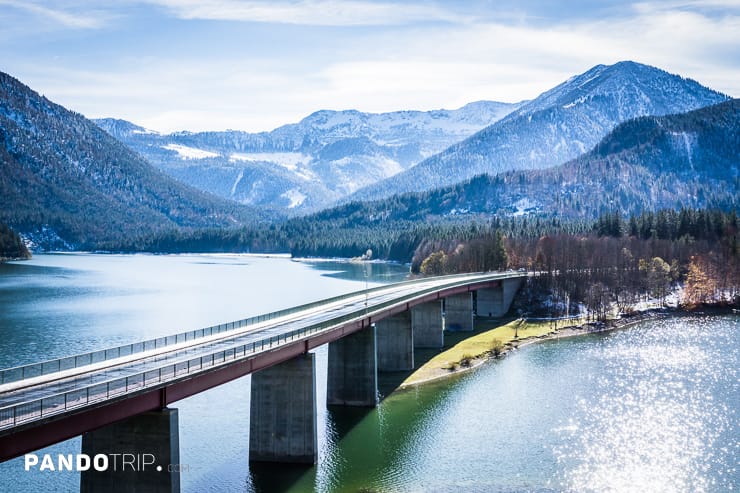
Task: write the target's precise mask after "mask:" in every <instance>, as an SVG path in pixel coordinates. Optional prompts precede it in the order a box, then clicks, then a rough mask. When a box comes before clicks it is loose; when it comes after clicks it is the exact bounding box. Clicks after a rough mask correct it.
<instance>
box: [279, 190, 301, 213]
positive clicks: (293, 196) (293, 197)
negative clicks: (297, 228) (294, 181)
mask: <svg viewBox="0 0 740 493" xmlns="http://www.w3.org/2000/svg"><path fill="white" fill-rule="evenodd" d="M280 196H281V197H285V198H286V199H288V200H289V201H290V205H288V209H294V208H296V207H298V206H299V205H301V204H303V201H304V200H306V196H305V195H304V194H303V193H301V192H300V191H299V190H296V189H295V188H291V189H290V190H288V191H287V192H285V193H283V194H281V195H280Z"/></svg>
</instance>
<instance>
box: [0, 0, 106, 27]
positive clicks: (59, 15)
mask: <svg viewBox="0 0 740 493" xmlns="http://www.w3.org/2000/svg"><path fill="white" fill-rule="evenodd" d="M0 6H4V7H7V8H12V9H17V10H21V11H25V12H27V13H30V14H32V15H35V16H37V17H40V18H42V19H45V20H47V21H51V22H53V23H55V24H58V25H61V26H63V27H67V28H73V29H98V28H101V27H103V26H104V25H105V17H104V16H102V15H99V14H97V13H96V14H92V13H91V12H90V10H89V9H86V11H80V10H74V11H72V9H70V10H69V11H68V10H65V9H61V8H50V7H46V6H43V5H40V4H39V3H36V2H32V1H29V0H20V1H19V0H0Z"/></svg>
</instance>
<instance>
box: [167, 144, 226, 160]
mask: <svg viewBox="0 0 740 493" xmlns="http://www.w3.org/2000/svg"><path fill="white" fill-rule="evenodd" d="M162 148H163V149H167V150H168V151H175V152H176V153H177V155H178V156H179V157H180V159H206V158H209V157H218V156H220V154H218V153H215V152H211V151H205V150H203V149H196V148H195V147H188V146H184V145H181V144H167V145H166V146H162Z"/></svg>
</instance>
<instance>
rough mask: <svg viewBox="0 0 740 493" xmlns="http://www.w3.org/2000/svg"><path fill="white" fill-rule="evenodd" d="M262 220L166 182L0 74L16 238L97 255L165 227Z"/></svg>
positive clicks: (5, 172)
mask: <svg viewBox="0 0 740 493" xmlns="http://www.w3.org/2000/svg"><path fill="white" fill-rule="evenodd" d="M263 218H265V215H264V214H262V213H260V212H259V211H256V210H253V209H248V208H246V207H244V206H240V205H238V204H236V203H233V202H228V201H225V200H223V199H219V198H216V197H215V196H211V195H208V194H205V193H203V192H200V191H197V190H195V189H192V188H190V187H188V186H185V185H183V184H181V183H179V182H177V181H175V180H174V179H172V178H170V177H168V176H166V175H164V174H163V173H161V172H159V171H157V170H156V169H154V168H153V167H152V166H151V165H150V164H149V163H147V162H146V161H144V160H143V159H142V158H141V157H140V156H138V155H137V154H135V153H134V152H132V151H131V150H129V149H128V148H126V147H125V146H124V145H123V144H121V143H119V142H118V141H116V140H115V139H114V138H113V137H111V136H110V135H108V134H107V133H106V132H104V131H103V130H101V129H100V128H99V127H98V126H97V125H95V124H94V123H92V122H91V121H89V120H87V119H85V118H84V117H83V116H82V115H79V114H76V113H73V112H71V111H68V110H66V109H65V108H63V107H61V106H59V105H57V104H54V103H52V102H51V101H49V100H48V99H46V98H44V97H43V96H40V95H39V94H38V93H36V92H34V91H32V90H31V89H30V88H28V87H27V86H25V85H23V84H21V83H20V82H19V81H17V80H16V79H14V78H12V77H10V76H9V75H7V74H3V73H0V221H3V222H6V223H8V224H10V225H11V226H13V227H14V229H16V230H17V231H19V232H21V233H24V234H27V235H29V236H31V237H36V238H37V239H39V240H40V241H39V242H41V243H43V242H49V243H54V242H56V244H57V245H62V246H63V247H67V248H69V247H71V248H94V247H95V246H96V245H97V243H98V242H101V241H111V240H120V239H124V238H127V237H130V236H132V235H141V234H148V233H150V232H153V231H160V230H163V229H165V228H173V227H183V228H199V227H224V228H228V227H233V226H236V225H243V224H255V223H257V222H258V221H260V220H261V219H263ZM41 246H43V245H41Z"/></svg>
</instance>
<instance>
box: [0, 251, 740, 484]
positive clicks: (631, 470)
mask: <svg viewBox="0 0 740 493" xmlns="http://www.w3.org/2000/svg"><path fill="white" fill-rule="evenodd" d="M366 269H371V270H369V271H367V273H368V276H367V281H366V277H365V273H366ZM404 271H405V269H404V268H403V267H401V266H393V265H390V266H388V265H383V264H373V265H372V266H371V267H368V266H363V264H346V263H324V262H321V263H316V264H304V263H296V262H291V261H290V260H288V259H274V258H272V259H268V258H253V257H244V256H229V255H223V256H211V255H192V256H187V255H183V256H150V255H136V256H98V255H52V256H47V255H39V256H37V257H36V258H35V259H34V260H32V261H31V262H19V263H15V264H7V265H0V363H2V364H0V366H3V367H7V366H11V365H16V364H22V363H27V362H31V361H36V360H38V359H42V358H43V359H46V358H52V357H57V356H63V355H67V354H70V353H73V352H83V351H88V350H91V349H96V348H100V347H105V346H112V345H116V344H121V343H127V342H132V341H134V340H141V339H143V338H150V337H155V336H159V335H165V334H169V333H172V332H177V331H182V330H190V329H194V328H198V327H202V326H206V325H211V324H214V323H219V322H224V321H229V320H234V319H239V318H244V317H246V316H251V315H256V314H259V313H264V312H267V311H272V310H276V309H280V308H285V307H287V306H291V305H294V304H298V303H305V302H309V301H313V300H316V299H320V298H325V297H328V296H333V295H336V294H340V293H343V292H348V291H353V290H359V289H364V287H365V283H366V282H367V283H368V285H373V284H374V283H376V282H383V281H390V280H400V279H401V278H402V277H403V275H404ZM738 348H740V317H738V316H731V315H728V316H691V317H679V318H670V319H664V320H659V321H648V322H643V323H640V324H638V325H635V326H633V327H631V328H629V329H624V330H620V331H615V332H611V333H608V334H601V335H594V336H587V337H579V338H571V339H564V340H559V341H548V342H543V343H539V344H535V345H531V346H528V347H526V348H523V349H521V350H519V351H517V352H515V353H512V354H510V355H509V356H508V357H506V358H504V359H501V360H498V361H494V362H491V363H490V364H487V365H484V366H483V367H481V368H480V369H478V370H476V371H474V372H471V373H469V374H466V375H462V376H456V377H452V378H450V379H447V380H445V381H442V382H437V383H433V384H428V385H425V386H422V387H418V388H415V389H412V390H409V391H403V392H395V393H392V394H390V395H389V396H387V397H386V398H385V399H384V400H383V402H382V403H381V404H380V405H379V406H378V408H376V409H372V410H367V409H359V410H358V409H344V408H332V409H330V410H327V409H326V407H325V406H323V405H321V403H322V402H324V400H325V392H326V387H325V380H326V354H327V352H326V349H325V348H320V349H319V350H318V351H317V372H318V375H317V381H318V382H319V385H318V399H319V400H318V402H319V406H318V413H319V427H318V430H319V445H320V454H319V455H320V457H319V464H318V465H317V466H316V467H310V468H305V467H285V466H280V467H278V468H270V467H256V466H253V467H251V468H250V466H249V463H248V460H247V449H248V443H249V436H248V434H249V412H248V410H249V377H245V378H242V379H239V380H237V381H235V382H231V383H229V384H226V385H223V386H220V387H217V388H215V389H212V390H209V391H207V392H204V393H201V394H199V395H197V396H193V397H191V398H188V399H185V400H183V401H180V402H178V403H175V405H174V407H177V408H178V409H179V419H180V447H181V448H180V455H181V462H182V463H183V464H186V465H188V467H189V470H188V471H187V472H183V474H182V485H183V491H186V492H201V491H210V492H222V491H247V492H250V491H265V492H271V491H294V492H302V491H323V492H344V491H383V492H396V491H400V492H404V491H407V492H418V491H424V492H427V491H431V492H448V491H472V492H520V491H521V492H524V491H541V492H543V491H578V492H591V491H593V492H611V491H613V492H632V491H634V492H640V493H644V492H648V491H650V492H663V491H664V492H682V491H692V492H693V491H699V492H702V491H705V492H725V491H733V490H735V489H737V488H738V483H739V479H738V474H739V473H738V457H739V456H740V453H739V452H740V430H738V425H737V423H738V416H737V406H738V402H740V388H739V387H740V383H739V382H740V379H739V376H740V375H739V374H738V367H739V365H738V363H740V354H739V351H740V350H739V349H738ZM79 447H80V440H79V438H75V439H72V440H69V441H66V442H63V443H61V444H57V445H54V446H52V447H49V448H48V449H47V450H45V451H40V453H43V452H50V453H53V454H57V453H77V452H79ZM78 481H79V480H78V478H77V475H76V474H72V473H66V472H64V473H48V472H47V473H38V472H37V473H25V472H24V471H23V463H22V459H20V460H19V459H16V460H12V461H8V462H6V463H3V464H0V485H1V486H2V487H1V488H0V490H2V491H10V492H31V491H76V490H77V489H78V488H79V486H78V485H79V482H78Z"/></svg>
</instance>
